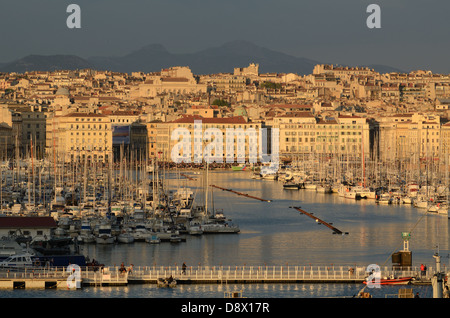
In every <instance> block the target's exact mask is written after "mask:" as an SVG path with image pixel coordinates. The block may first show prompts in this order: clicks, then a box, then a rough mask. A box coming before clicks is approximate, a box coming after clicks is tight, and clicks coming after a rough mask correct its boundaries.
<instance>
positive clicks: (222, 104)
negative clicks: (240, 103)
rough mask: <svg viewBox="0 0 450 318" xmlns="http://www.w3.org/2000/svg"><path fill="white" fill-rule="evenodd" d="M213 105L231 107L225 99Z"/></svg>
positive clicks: (217, 100)
mask: <svg viewBox="0 0 450 318" xmlns="http://www.w3.org/2000/svg"><path fill="white" fill-rule="evenodd" d="M211 105H217V106H230V104H229V103H228V102H227V101H226V100H223V99H218V98H217V99H215V100H214V101H213V102H212V103H211Z"/></svg>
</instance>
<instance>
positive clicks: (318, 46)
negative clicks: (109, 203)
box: [0, 0, 450, 73]
mask: <svg viewBox="0 0 450 318" xmlns="http://www.w3.org/2000/svg"><path fill="white" fill-rule="evenodd" d="M71 3H75V4H78V5H79V6H80V7H81V29H69V28H67V26H66V19H67V17H68V16H69V13H66V8H67V6H68V5H69V4H71ZM371 3H375V4H378V5H379V6H380V7H381V29H369V28H368V27H367V26H366V19H367V17H368V16H369V15H370V13H367V12H366V8H367V6H368V5H369V4H371ZM449 16H450V1H449V0H373V1H372V0H370V1H366V0H307V1H302V0H120V1H119V0H72V1H66V0H0V40H1V42H0V62H10V61H13V60H15V59H18V58H21V57H24V56H26V55H29V54H43V55H50V54H74V55H78V56H81V57H85V58H86V57H90V56H121V55H125V54H127V53H129V52H131V51H133V50H136V49H138V48H140V47H142V46H145V45H148V44H152V43H158V44H162V45H164V46H165V47H166V48H167V49H168V50H169V51H170V52H173V53H187V52H194V51H197V50H200V49H204V48H208V47H212V46H220V45H222V44H224V43H225V42H229V41H233V40H248V41H250V42H253V43H255V44H257V45H260V46H264V47H267V48H269V49H273V50H277V51H281V52H284V53H288V54H291V55H294V56H298V57H306V58H310V59H314V60H318V61H322V62H324V63H336V64H350V65H360V64H385V65H390V66H393V67H398V68H401V69H403V70H407V71H408V70H411V69H430V70H432V71H433V72H444V73H447V72H450V58H449V56H450V18H449Z"/></svg>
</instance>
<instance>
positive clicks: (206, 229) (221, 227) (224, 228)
mask: <svg viewBox="0 0 450 318" xmlns="http://www.w3.org/2000/svg"><path fill="white" fill-rule="evenodd" d="M202 229H203V233H205V234H207V233H239V232H240V229H239V226H237V225H234V224H232V223H230V222H226V221H223V222H217V221H205V222H204V223H202Z"/></svg>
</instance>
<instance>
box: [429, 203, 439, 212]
mask: <svg viewBox="0 0 450 318" xmlns="http://www.w3.org/2000/svg"><path fill="white" fill-rule="evenodd" d="M427 211H428V212H430V213H437V212H438V211H439V205H438V204H430V205H429V206H428V210H427Z"/></svg>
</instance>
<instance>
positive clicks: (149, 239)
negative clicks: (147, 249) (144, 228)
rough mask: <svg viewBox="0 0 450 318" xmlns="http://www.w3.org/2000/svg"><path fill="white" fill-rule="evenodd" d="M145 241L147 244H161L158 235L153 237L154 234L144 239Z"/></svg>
mask: <svg viewBox="0 0 450 318" xmlns="http://www.w3.org/2000/svg"><path fill="white" fill-rule="evenodd" d="M145 241H146V242H147V243H150V244H159V243H161V239H160V238H159V237H158V235H155V234H153V235H151V236H150V237H147V238H146V239H145Z"/></svg>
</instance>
